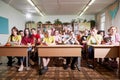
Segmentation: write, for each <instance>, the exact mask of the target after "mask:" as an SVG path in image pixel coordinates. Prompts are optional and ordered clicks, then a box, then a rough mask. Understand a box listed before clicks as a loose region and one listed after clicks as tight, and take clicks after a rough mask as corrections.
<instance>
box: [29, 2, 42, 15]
mask: <svg viewBox="0 0 120 80" xmlns="http://www.w3.org/2000/svg"><path fill="white" fill-rule="evenodd" d="M27 1H28V2H29V3H30V4H31V5H32V6H33V7H34V8H35V10H36V11H37V12H38V13H39V14H40V15H41V16H44V15H43V14H42V12H41V11H40V10H39V8H38V7H37V6H36V5H35V4H34V2H33V1H32V0H27Z"/></svg>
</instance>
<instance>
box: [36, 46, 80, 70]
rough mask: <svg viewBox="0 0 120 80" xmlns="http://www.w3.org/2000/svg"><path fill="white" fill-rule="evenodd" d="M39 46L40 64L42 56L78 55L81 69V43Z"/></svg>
mask: <svg viewBox="0 0 120 80" xmlns="http://www.w3.org/2000/svg"><path fill="white" fill-rule="evenodd" d="M37 47H38V56H39V65H40V57H78V69H80V57H81V47H82V46H81V45H54V46H37Z"/></svg>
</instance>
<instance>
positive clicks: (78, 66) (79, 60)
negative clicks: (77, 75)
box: [77, 57, 81, 71]
mask: <svg viewBox="0 0 120 80" xmlns="http://www.w3.org/2000/svg"><path fill="white" fill-rule="evenodd" d="M80 64H81V58H80V57H78V65H77V68H78V71H80Z"/></svg>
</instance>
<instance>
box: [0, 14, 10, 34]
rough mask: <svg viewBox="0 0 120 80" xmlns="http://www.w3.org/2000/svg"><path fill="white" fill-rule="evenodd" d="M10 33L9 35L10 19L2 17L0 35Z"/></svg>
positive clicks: (0, 18)
mask: <svg viewBox="0 0 120 80" xmlns="http://www.w3.org/2000/svg"><path fill="white" fill-rule="evenodd" d="M8 33H9V27H8V19H7V18H5V17H1V16H0V34H8Z"/></svg>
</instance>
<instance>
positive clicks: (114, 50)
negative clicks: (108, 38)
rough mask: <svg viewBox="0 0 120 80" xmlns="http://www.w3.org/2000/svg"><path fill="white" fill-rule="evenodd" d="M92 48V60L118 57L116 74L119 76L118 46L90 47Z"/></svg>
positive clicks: (119, 51) (119, 50)
mask: <svg viewBox="0 0 120 80" xmlns="http://www.w3.org/2000/svg"><path fill="white" fill-rule="evenodd" d="M92 46H93V48H94V58H117V57H119V68H118V73H119V74H120V46H114V45H92ZM119 74H118V75H119Z"/></svg>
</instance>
